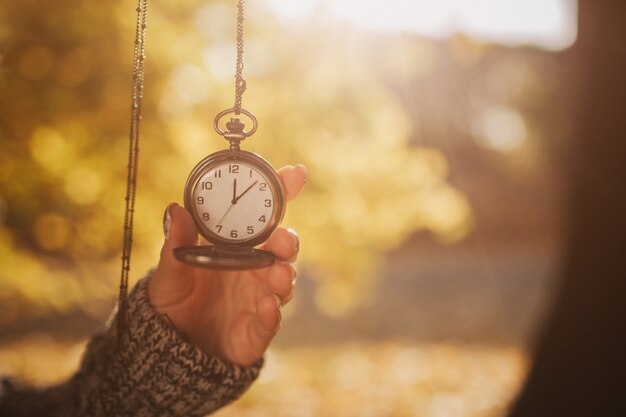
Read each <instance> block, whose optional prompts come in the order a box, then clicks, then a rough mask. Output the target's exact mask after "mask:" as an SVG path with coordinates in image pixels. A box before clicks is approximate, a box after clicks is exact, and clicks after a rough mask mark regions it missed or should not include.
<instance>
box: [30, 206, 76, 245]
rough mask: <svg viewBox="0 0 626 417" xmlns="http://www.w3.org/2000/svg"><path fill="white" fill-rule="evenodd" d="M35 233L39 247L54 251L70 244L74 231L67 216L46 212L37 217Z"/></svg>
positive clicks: (34, 227) (34, 226)
mask: <svg viewBox="0 0 626 417" xmlns="http://www.w3.org/2000/svg"><path fill="white" fill-rule="evenodd" d="M33 234H34V237H35V240H36V241H37V244H38V245H39V247H41V248H42V249H45V250H49V251H54V250H59V249H63V248H64V247H65V246H67V245H68V243H69V241H70V239H71V234H72V231H71V226H70V223H69V221H68V220H67V219H66V218H65V217H63V216H60V215H58V214H55V213H46V214H42V215H41V216H39V217H37V219H35V223H34V225H33Z"/></svg>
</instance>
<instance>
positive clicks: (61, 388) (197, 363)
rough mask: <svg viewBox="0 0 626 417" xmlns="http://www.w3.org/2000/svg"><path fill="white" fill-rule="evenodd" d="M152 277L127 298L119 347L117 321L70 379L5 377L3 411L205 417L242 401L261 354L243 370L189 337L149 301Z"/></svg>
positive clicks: (66, 416)
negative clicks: (44, 383) (43, 383)
mask: <svg viewBox="0 0 626 417" xmlns="http://www.w3.org/2000/svg"><path fill="white" fill-rule="evenodd" d="M148 280H149V278H146V279H143V280H141V281H140V282H139V283H138V284H137V285H136V286H135V288H134V290H133V292H132V293H131V294H130V296H129V309H128V318H127V328H128V334H125V335H123V336H124V339H125V340H126V341H127V342H126V343H124V344H123V345H122V347H121V348H118V346H117V334H116V325H115V321H112V323H111V324H110V325H109V327H108V330H107V331H106V332H104V333H102V334H98V335H96V336H94V337H93V338H92V339H91V340H90V341H89V343H88V345H87V349H86V351H85V353H84V355H83V359H82V363H81V366H80V369H79V370H78V371H77V373H76V374H75V375H74V376H73V377H72V378H71V379H70V380H69V381H67V382H66V383H63V384H61V385H57V386H53V387H48V388H33V387H27V386H23V385H20V384H18V383H16V382H14V381H11V380H8V379H5V380H4V381H2V386H0V416H29V417H31V416H32V417H45V416H51V417H52V416H54V417H57V416H63V417H70V416H94V417H105V416H107V417H114V416H115V417H126V416H133V417H152V416H155V417H156V416H159V417H165V416H203V415H206V414H209V413H211V412H212V411H214V410H216V409H218V408H219V407H221V406H223V405H225V404H227V403H229V402H231V401H233V400H234V399H236V398H238V397H239V396H240V395H241V394H242V393H243V392H244V391H245V390H246V389H247V388H248V386H249V385H250V384H251V383H252V382H253V381H254V380H255V379H256V378H257V376H258V374H259V370H260V368H261V366H262V359H261V360H259V361H258V362H257V363H255V364H254V365H252V366H250V367H241V366H238V365H235V364H232V363H229V362H226V361H224V360H222V359H220V358H218V357H215V356H208V355H206V354H205V353H204V352H202V351H201V350H200V349H198V348H196V347H194V346H192V345H190V344H188V343H187V342H185V340H184V338H183V337H182V336H181V335H180V334H178V333H177V332H176V330H174V329H173V328H171V327H170V325H169V324H168V323H167V322H166V320H164V319H163V318H162V317H160V316H159V315H158V314H157V313H156V312H155V311H154V309H153V308H152V306H151V305H150V300H149V299H148ZM41 360H42V361H45V360H46V358H41Z"/></svg>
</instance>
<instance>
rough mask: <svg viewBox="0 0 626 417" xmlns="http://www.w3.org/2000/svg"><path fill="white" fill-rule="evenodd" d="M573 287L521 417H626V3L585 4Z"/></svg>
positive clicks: (566, 272)
mask: <svg viewBox="0 0 626 417" xmlns="http://www.w3.org/2000/svg"><path fill="white" fill-rule="evenodd" d="M573 53H574V54H575V55H576V59H577V74H576V75H577V77H578V79H579V80H580V82H581V85H580V86H579V90H580V96H579V97H580V106H578V111H579V113H578V114H577V117H576V118H574V120H575V123H576V126H575V127H576V128H577V130H576V134H575V137H574V138H573V151H574V152H573V155H572V156H573V159H572V166H571V168H572V172H571V174H572V175H571V179H572V183H571V191H572V192H571V193H570V198H569V200H568V202H567V203H568V205H567V207H566V208H565V210H566V211H567V212H568V215H569V216H570V218H569V234H568V236H567V238H568V241H567V248H566V251H567V252H566V258H565V265H564V269H563V282H562V287H561V291H560V294H559V297H558V299H557V300H556V305H555V307H554V311H553V314H552V317H551V320H550V321H549V322H548V324H547V326H546V328H545V329H544V330H545V334H544V337H543V340H541V342H540V344H539V345H538V347H537V351H536V356H535V363H534V368H533V369H532V371H531V373H530V376H529V379H528V381H527V385H526V387H525V388H524V390H523V391H522V393H521V396H520V398H519V400H518V402H517V404H516V405H515V406H514V409H513V411H512V413H511V415H510V416H511V417H531V416H532V417H542V416H550V417H554V416H568V417H575V416H585V417H605V416H622V417H623V416H626V342H625V340H626V195H625V194H626V1H621V0H614V1H610V0H583V1H581V2H580V6H579V38H578V42H577V44H576V46H575V48H574V51H573Z"/></svg>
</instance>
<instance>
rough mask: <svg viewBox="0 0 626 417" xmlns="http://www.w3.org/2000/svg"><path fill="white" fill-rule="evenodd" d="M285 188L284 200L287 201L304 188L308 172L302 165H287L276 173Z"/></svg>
mask: <svg viewBox="0 0 626 417" xmlns="http://www.w3.org/2000/svg"><path fill="white" fill-rule="evenodd" d="M277 174H278V176H279V177H280V179H281V181H282V183H283V186H284V188H285V198H286V199H287V201H290V200H293V199H294V198H296V196H297V195H298V194H299V193H300V191H302V188H304V184H306V182H307V180H308V176H309V173H308V170H307V169H306V167H305V166H304V165H296V166H295V167H294V166H291V165H287V166H285V167H282V168H281V169H279V170H278V171H277Z"/></svg>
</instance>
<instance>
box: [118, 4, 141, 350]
mask: <svg viewBox="0 0 626 417" xmlns="http://www.w3.org/2000/svg"><path fill="white" fill-rule="evenodd" d="M147 18H148V0H138V4H137V23H136V28H135V46H134V54H133V79H132V94H131V108H130V133H129V135H128V139H129V141H128V142H129V146H128V166H127V175H126V197H125V200H126V206H125V209H124V237H123V240H122V268H121V272H120V292H119V300H118V313H117V333H118V339H117V340H118V343H120V344H121V343H122V339H123V335H124V334H125V327H126V312H127V310H128V276H129V273H130V255H131V250H132V246H133V218H134V213H135V196H136V194H137V163H138V159H139V127H140V124H141V109H142V101H143V87H144V61H145V59H146V55H145V38H146V26H147V25H146V23H147Z"/></svg>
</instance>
